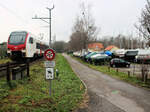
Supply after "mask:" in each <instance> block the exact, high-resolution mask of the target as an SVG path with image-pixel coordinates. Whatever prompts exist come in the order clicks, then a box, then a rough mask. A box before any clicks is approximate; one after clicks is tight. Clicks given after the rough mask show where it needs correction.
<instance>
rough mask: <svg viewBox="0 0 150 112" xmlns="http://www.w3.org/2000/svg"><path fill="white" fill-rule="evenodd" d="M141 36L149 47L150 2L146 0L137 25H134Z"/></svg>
mask: <svg viewBox="0 0 150 112" xmlns="http://www.w3.org/2000/svg"><path fill="white" fill-rule="evenodd" d="M135 27H136V28H137V29H138V30H139V32H140V33H141V35H142V36H143V37H144V38H145V39H146V40H147V42H148V44H149V46H150V36H149V33H150V1H149V0H147V4H146V5H145V8H144V9H143V10H142V13H141V17H140V18H139V24H138V25H137V24H136V25H135Z"/></svg>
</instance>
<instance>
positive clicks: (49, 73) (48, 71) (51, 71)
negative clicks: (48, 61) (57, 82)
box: [46, 68, 54, 79]
mask: <svg viewBox="0 0 150 112" xmlns="http://www.w3.org/2000/svg"><path fill="white" fill-rule="evenodd" d="M46 79H54V68H46Z"/></svg>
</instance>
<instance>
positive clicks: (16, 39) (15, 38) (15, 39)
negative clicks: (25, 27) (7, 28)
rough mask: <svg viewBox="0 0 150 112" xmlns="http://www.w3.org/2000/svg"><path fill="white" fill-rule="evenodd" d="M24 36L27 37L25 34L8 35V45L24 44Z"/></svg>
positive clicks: (13, 33)
mask: <svg viewBox="0 0 150 112" xmlns="http://www.w3.org/2000/svg"><path fill="white" fill-rule="evenodd" d="M26 35H27V33H26V32H12V33H11V34H10V38H9V44H12V45H19V44H24V42H25V38H26Z"/></svg>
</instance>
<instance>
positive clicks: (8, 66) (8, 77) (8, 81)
mask: <svg viewBox="0 0 150 112" xmlns="http://www.w3.org/2000/svg"><path fill="white" fill-rule="evenodd" d="M6 79H7V83H8V85H9V86H10V87H11V82H10V63H9V62H8V63H7V76H6Z"/></svg>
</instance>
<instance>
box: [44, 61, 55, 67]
mask: <svg viewBox="0 0 150 112" xmlns="http://www.w3.org/2000/svg"><path fill="white" fill-rule="evenodd" d="M44 64H45V67H46V68H54V67H55V61H45V62H44Z"/></svg>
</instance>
